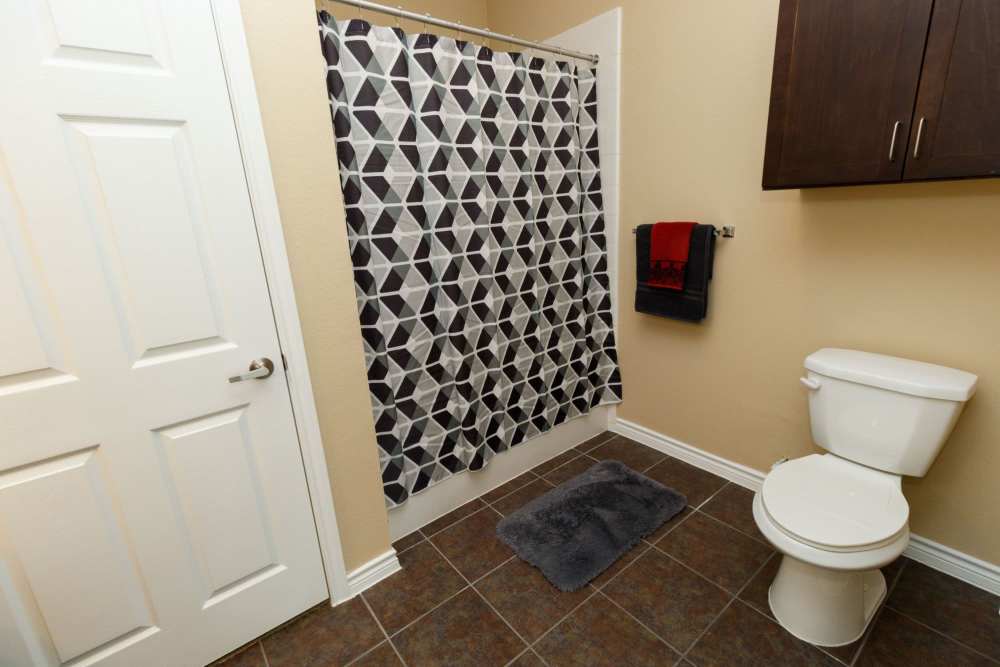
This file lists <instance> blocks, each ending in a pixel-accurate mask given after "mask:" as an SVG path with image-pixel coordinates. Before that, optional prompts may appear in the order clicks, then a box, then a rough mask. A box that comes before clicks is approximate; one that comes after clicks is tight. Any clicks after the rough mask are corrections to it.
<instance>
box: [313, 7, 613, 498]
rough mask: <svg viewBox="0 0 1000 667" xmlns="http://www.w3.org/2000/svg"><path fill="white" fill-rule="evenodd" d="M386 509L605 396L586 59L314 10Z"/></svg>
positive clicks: (605, 302) (608, 376) (593, 129)
mask: <svg viewBox="0 0 1000 667" xmlns="http://www.w3.org/2000/svg"><path fill="white" fill-rule="evenodd" d="M320 34H321V41H322V47H323V53H324V56H325V57H326V62H327V86H328V92H329V93H330V102H331V109H332V115H333V122H334V128H335V133H336V135H337V153H338V157H339V162H340V176H341V184H342V189H343V192H344V199H345V204H346V209H347V225H348V235H349V238H350V249H351V254H352V258H353V262H354V267H355V284H356V288H357V295H358V309H359V312H360V315H361V324H362V336H363V339H364V343H365V356H366V361H367V366H368V377H369V386H370V389H371V396H372V404H373V408H374V416H375V425H376V437H377V441H378V446H379V457H380V462H381V470H382V479H383V486H384V491H385V495H386V499H387V502H388V503H389V504H390V505H398V504H401V503H403V502H404V501H405V500H406V499H407V498H408V497H409V495H410V494H411V493H415V492H419V491H421V490H423V489H425V488H427V487H428V486H430V485H432V484H434V483H437V482H439V481H441V480H444V479H446V478H448V477H450V476H451V475H453V474H455V473H457V472H462V471H464V470H467V469H469V470H478V469H481V468H483V467H484V466H485V465H486V464H487V463H488V462H489V461H490V459H491V458H492V457H493V456H494V455H496V454H497V453H500V452H503V451H505V450H507V449H509V448H510V447H513V446H516V445H518V444H520V443H522V442H524V441H526V440H528V439H531V438H532V437H535V436H537V435H539V434H541V433H544V432H545V431H548V430H549V429H551V428H552V427H554V426H556V425H559V424H561V423H563V422H566V421H568V420H570V419H573V418H575V417H578V416H581V415H585V414H587V413H588V412H589V411H590V410H591V408H594V407H597V406H599V405H602V404H605V403H611V402H617V401H618V400H620V397H621V382H620V379H619V375H618V368H617V353H616V351H615V348H614V334H613V324H612V318H611V298H610V284H609V278H608V274H607V269H606V261H607V260H606V246H605V240H604V219H603V212H602V200H601V180H600V167H599V149H598V141H597V118H596V113H597V82H596V78H595V77H596V74H595V72H594V70H593V69H591V68H590V67H577V66H575V65H574V64H571V63H567V62H562V61H555V60H550V59H542V58H529V57H526V56H524V55H522V54H516V53H514V54H512V53H494V52H492V51H491V50H490V49H488V48H485V47H481V46H478V45H474V44H470V43H467V42H461V41H459V42H456V41H454V40H452V39H450V38H444V37H439V36H436V35H430V34H424V33H421V34H418V35H410V36H407V35H405V34H404V33H403V32H402V31H401V30H398V29H392V28H386V27H374V26H372V25H371V24H369V23H367V22H365V21H361V20H347V21H343V22H341V23H338V22H337V21H336V20H335V19H334V18H333V17H332V16H330V15H329V14H328V13H326V12H321V13H320Z"/></svg>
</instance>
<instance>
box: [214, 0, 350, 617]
mask: <svg viewBox="0 0 1000 667" xmlns="http://www.w3.org/2000/svg"><path fill="white" fill-rule="evenodd" d="M211 6H212V15H213V17H214V19H215V31H216V35H217V36H218V40H219V51H220V52H221V54H222V64H223V69H224V71H225V76H226V83H227V84H228V87H229V100H230V103H231V105H232V108H233V119H234V121H235V124H236V134H237V137H238V142H239V147H240V152H241V154H242V157H243V169H244V172H245V173H246V182H247V190H248V192H249V195H250V206H251V209H252V211H253V218H254V224H255V226H256V228H257V238H258V242H259V244H260V254H261V258H262V259H263V263H264V274H265V276H266V279H267V289H268V292H269V294H270V297H271V308H272V311H273V313H274V322H275V327H276V329H277V332H278V343H279V345H280V347H281V352H282V354H283V355H284V357H285V360H286V363H287V369H286V371H285V377H286V379H287V383H288V394H289V398H290V400H291V404H292V412H293V415H294V419H295V428H296V431H297V435H298V440H299V449H300V451H301V453H302V466H303V468H304V470H305V474H306V484H307V485H308V492H309V502H310V504H311V505H312V512H313V519H314V521H315V524H316V535H317V538H318V540H319V547H320V553H321V555H322V559H323V569H324V571H325V573H326V583H327V589H328V591H329V594H330V602H331V604H332V605H336V604H339V603H340V602H343V601H345V600H347V599H349V598H350V597H351V593H350V588H349V586H348V581H347V567H346V564H345V562H344V554H343V549H342V548H341V542H340V532H339V530H338V527H337V514H336V510H335V508H334V502H333V492H332V490H331V487H330V476H329V473H328V469H327V462H326V454H325V452H324V450H323V438H322V435H321V433H320V428H319V414H318V413H317V411H316V401H315V398H314V397H313V389H312V381H311V380H310V378H309V363H308V359H307V357H306V349H305V341H304V340H303V338H302V327H301V324H300V322H299V311H298V307H297V306H296V302H295V290H294V286H293V284H292V272H291V267H290V265H289V261H288V254H287V251H286V248H285V237H284V232H283V230H282V226H281V214H280V211H279V209H278V196H277V193H276V192H275V189H274V179H273V178H272V175H271V162H270V158H269V157H268V152H267V141H266V138H265V136H264V125H263V121H262V119H261V115H260V107H259V105H258V103H257V87H256V85H255V83H254V78H253V69H252V66H251V62H250V50H249V47H248V46H247V40H246V32H245V30H244V27H243V14H242V12H241V9H240V2H239V0H211Z"/></svg>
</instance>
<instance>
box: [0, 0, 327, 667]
mask: <svg viewBox="0 0 1000 667" xmlns="http://www.w3.org/2000/svg"><path fill="white" fill-rule="evenodd" d="M0 8H2V9H0V665H4V666H5V667H6V666H13V665H73V666H75V667H80V666H82V665H102V666H104V665H128V666H130V667H131V666H145V665H168V666H170V667H174V666H182V665H197V664H203V663H204V662H206V661H208V660H211V659H213V658H216V657H218V656H220V655H221V654H223V653H225V652H226V651H228V650H230V649H232V648H235V647H236V646H238V645H239V644H240V643H242V642H245V641H247V640H249V639H251V638H253V637H255V636H257V635H258V634H260V633H262V632H264V631H266V630H267V629H268V628H271V627H273V626H275V625H277V624H279V623H280V622H282V621H284V620H285V619H287V618H289V617H291V616H293V615H294V614H296V613H298V612H300V611H302V610H303V609H306V608H308V607H309V606H311V605H313V604H316V603H318V602H320V601H322V600H323V599H324V598H325V597H326V592H325V591H326V588H325V583H324V578H323V571H322V565H321V561H320V555H319V548H318V545H317V538H316V533H315V526H314V524H313V520H312V515H311V511H310V505H309V501H308V493H307V489H306V483H305V476H304V473H303V468H302V460H301V455H300V452H299V449H298V441H297V439H296V433H295V425H294V423H293V421H292V413H291V407H290V403H289V396H288V390H287V387H286V384H285V377H284V372H283V370H282V367H281V363H280V359H281V353H280V350H279V347H278V340H277V336H276V333H275V326H274V321H273V315H272V312H271V304H270V301H269V298H268V293H267V287H266V284H265V278H264V272H263V267H262V264H261V256H260V249H259V247H258V244H257V237H256V231H255V228H254V222H253V216H252V212H251V209H250V203H249V198H248V194H247V186H246V183H245V180H244V174H243V164H242V161H241V156H240V149H239V144H238V142H237V136H236V131H235V127H234V121H233V115H232V110H231V107H230V103H229V98H228V94H227V89H226V80H225V76H224V70H223V65H222V62H221V57H220V53H219V46H218V42H217V38H216V33H215V28H214V22H213V17H212V11H211V7H210V4H209V2H208V1H207V0H184V1H181V0H160V1H157V0H0ZM258 357H269V358H270V359H273V360H274V361H275V362H277V363H276V364H275V366H276V368H275V370H274V374H273V376H271V377H270V378H268V379H266V380H248V381H244V382H238V383H232V384H231V383H229V382H227V378H228V377H229V376H233V375H236V374H238V373H241V372H245V371H246V370H247V367H248V364H249V363H250V362H251V360H253V359H254V358H258Z"/></svg>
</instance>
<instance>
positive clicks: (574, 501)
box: [497, 461, 687, 591]
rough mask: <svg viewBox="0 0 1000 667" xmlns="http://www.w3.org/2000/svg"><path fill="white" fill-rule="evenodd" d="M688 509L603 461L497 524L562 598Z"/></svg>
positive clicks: (673, 495) (665, 491)
mask: <svg viewBox="0 0 1000 667" xmlns="http://www.w3.org/2000/svg"><path fill="white" fill-rule="evenodd" d="M686 505H687V499H686V498H685V497H684V496H683V495H681V494H679V493H677V492H676V491H674V490H673V489H669V488H667V487H665V486H663V485H662V484H660V483H659V482H655V481H653V480H651V479H649V478H648V477H646V476H645V475H640V474H639V473H637V472H635V471H634V470H632V469H631V468H629V467H628V466H626V465H625V464H623V463H619V462H618V461H601V462H600V463H595V464H594V465H593V466H591V467H590V468H589V469H588V470H586V471H584V472H583V473H581V474H579V475H577V476H576V477H574V478H573V479H571V480H569V481H567V482H564V483H563V484H561V485H559V486H557V487H556V488H554V489H552V490H551V491H549V492H548V493H546V494H545V495H543V496H540V497H538V498H535V499H534V500H532V501H531V502H530V503H528V504H527V505H525V506H524V507H522V508H521V509H519V510H517V511H516V512H514V513H513V514H511V515H510V516H508V517H506V518H504V519H503V520H502V521H500V523H499V524H497V536H498V537H499V538H500V539H501V540H503V542H504V543H505V544H507V546H509V547H510V548H511V549H513V550H514V552H515V553H516V554H517V555H518V556H520V557H521V558H523V559H524V560H526V561H528V562H529V563H531V564H532V565H534V566H535V567H537V568H538V569H539V570H541V571H542V574H544V575H545V577H546V578H547V579H548V580H549V581H551V582H552V583H553V584H554V585H555V587H556V588H558V589H559V590H561V591H575V590H577V589H578V588H581V587H582V586H584V585H585V584H586V583H587V582H588V581H590V580H591V579H593V578H594V577H596V576H597V575H599V574H600V573H601V572H603V571H604V570H606V569H607V568H608V566H610V565H611V564H612V563H614V562H615V561H616V560H618V558H619V556H621V555H622V554H624V553H625V552H626V551H628V550H629V549H631V548H632V547H633V546H635V545H636V544H638V542H639V540H641V539H642V538H643V537H645V536H646V535H649V534H650V533H652V532H653V531H654V530H656V529H657V528H659V527H660V526H661V525H662V524H663V522H664V521H666V520H667V519H669V518H670V517H672V516H674V515H676V514H677V513H678V512H680V511H681V510H682V509H684V507H685V506H686Z"/></svg>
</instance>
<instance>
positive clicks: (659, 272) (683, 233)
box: [646, 222, 697, 290]
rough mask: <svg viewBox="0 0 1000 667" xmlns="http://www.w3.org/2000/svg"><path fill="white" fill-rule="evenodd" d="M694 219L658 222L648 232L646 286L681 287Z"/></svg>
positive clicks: (677, 288)
mask: <svg viewBox="0 0 1000 667" xmlns="http://www.w3.org/2000/svg"><path fill="white" fill-rule="evenodd" d="M696 224H697V223H695V222H658V223H656V224H655V225H653V229H652V231H651V232H650V234H649V281H648V282H647V283H646V284H647V285H649V286H650V287H662V288H664V289H672V290H682V289H684V269H685V267H686V266H687V261H688V251H689V250H690V249H691V230H692V229H694V226H695V225H696Z"/></svg>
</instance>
